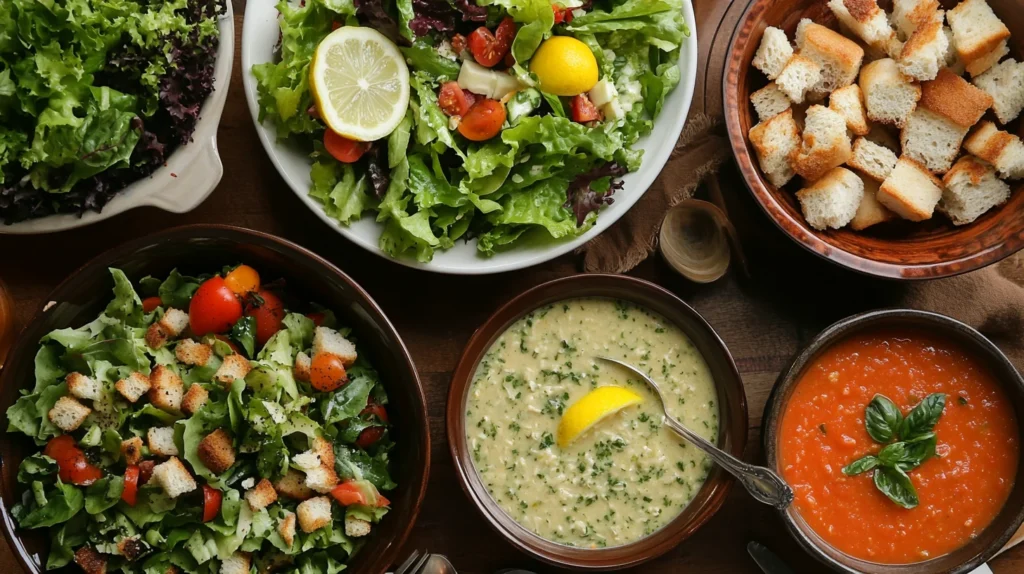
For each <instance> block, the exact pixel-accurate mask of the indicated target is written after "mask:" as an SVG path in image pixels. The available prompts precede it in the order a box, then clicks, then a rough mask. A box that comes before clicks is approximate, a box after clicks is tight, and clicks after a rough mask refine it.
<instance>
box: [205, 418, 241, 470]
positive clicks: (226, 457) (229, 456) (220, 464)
mask: <svg viewBox="0 0 1024 574" xmlns="http://www.w3.org/2000/svg"><path fill="white" fill-rule="evenodd" d="M197 454H198V455H199V460H201V461H203V464H205V465H206V468H208V469H210V471H212V472H213V473H214V474H222V473H224V472H225V471H226V470H227V469H229V468H231V465H233V464H235V447H234V444H233V443H232V440H231V435H229V434H228V433H227V432H226V431H225V430H224V429H217V430H215V431H213V432H212V433H210V434H208V435H206V436H205V437H203V440H201V441H199V448H198V453H197Z"/></svg>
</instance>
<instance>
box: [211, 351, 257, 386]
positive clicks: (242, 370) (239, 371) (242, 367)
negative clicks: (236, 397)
mask: <svg viewBox="0 0 1024 574" xmlns="http://www.w3.org/2000/svg"><path fill="white" fill-rule="evenodd" d="M251 370H252V365H251V364H250V363H249V359H246V358H245V357H243V356H242V355H239V354H237V353H236V354H233V355H228V356H226V357H224V362H223V363H221V365H220V367H219V368H218V369H217V372H216V373H214V374H213V378H214V379H216V380H217V381H218V382H220V383H223V384H225V385H230V384H231V383H233V382H235V379H244V378H245V376H246V375H248V374H249V371H251Z"/></svg>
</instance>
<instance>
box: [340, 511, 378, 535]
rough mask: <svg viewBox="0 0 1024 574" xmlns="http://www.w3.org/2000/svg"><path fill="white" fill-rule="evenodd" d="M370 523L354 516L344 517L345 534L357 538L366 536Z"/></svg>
mask: <svg viewBox="0 0 1024 574" xmlns="http://www.w3.org/2000/svg"><path fill="white" fill-rule="evenodd" d="M371 528H372V527H371V525H370V523H369V522H367V521H366V520H363V519H362V518H356V517H355V516H346V517H345V536H351V537H352V538H359V537H361V536H366V535H367V534H369V533H370V530H371Z"/></svg>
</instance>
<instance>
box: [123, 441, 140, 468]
mask: <svg viewBox="0 0 1024 574" xmlns="http://www.w3.org/2000/svg"><path fill="white" fill-rule="evenodd" d="M121 455H122V456H124V462H125V464H139V462H140V461H141V460H142V439H141V438H139V437H137V436H133V437H132V438H130V439H128V440H123V441H121Z"/></svg>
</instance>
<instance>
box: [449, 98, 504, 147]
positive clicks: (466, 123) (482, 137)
mask: <svg viewBox="0 0 1024 574" xmlns="http://www.w3.org/2000/svg"><path fill="white" fill-rule="evenodd" d="M504 123H505V106H503V105H502V104H501V102H499V101H497V100H491V99H488V98H484V99H481V100H480V101H478V102H477V103H475V104H473V107H472V108H470V109H469V112H467V113H466V115H465V116H463V117H462V121H461V122H460V123H459V133H460V134H462V135H463V136H464V137H465V138H466V139H468V140H472V141H475V142H482V141H486V140H489V139H491V138H493V137H494V136H496V135H498V133H499V132H501V126H502V124H504Z"/></svg>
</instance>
